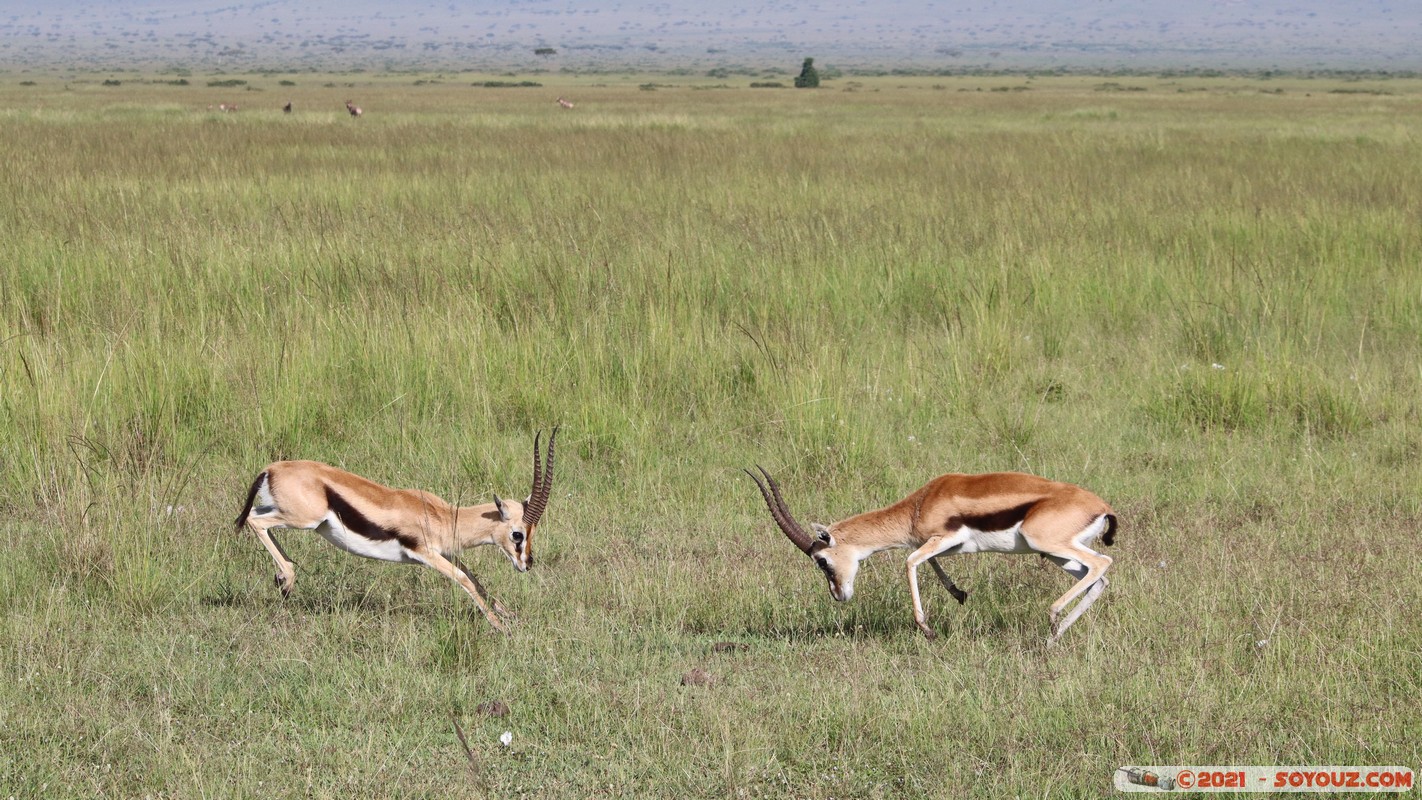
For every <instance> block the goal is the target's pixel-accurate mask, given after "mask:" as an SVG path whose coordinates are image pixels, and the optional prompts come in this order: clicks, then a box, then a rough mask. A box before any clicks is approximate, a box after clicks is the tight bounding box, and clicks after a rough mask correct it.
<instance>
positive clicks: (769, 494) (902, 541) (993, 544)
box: [746, 468, 1116, 642]
mask: <svg viewBox="0 0 1422 800" xmlns="http://www.w3.org/2000/svg"><path fill="white" fill-rule="evenodd" d="M760 471H761V474H763V475H765V481H766V483H768V484H770V486H769V488H768V489H767V488H766V483H762V482H761V480H760V478H759V477H757V476H756V475H755V473H752V472H750V471H749V470H747V471H746V472H747V474H749V475H750V476H751V479H752V480H754V481H755V483H756V486H758V487H760V493H761V495H762V496H763V497H764V498H765V504H766V505H767V506H768V507H769V508H770V516H771V517H772V518H773V519H774V520H775V522H776V524H777V525H779V526H780V530H781V531H783V532H784V533H785V535H786V536H787V537H789V539H790V541H792V542H794V543H795V546H796V547H799V548H800V550H801V551H803V552H804V553H805V555H807V556H809V557H810V558H811V559H813V560H814V562H815V565H816V566H818V567H819V569H820V570H821V571H822V572H823V573H824V575H825V578H826V579H828V580H829V590H830V596H831V597H833V598H834V599H836V600H848V599H849V598H850V597H851V596H852V595H853V594H854V576H855V574H856V573H857V572H858V571H859V562H860V561H863V560H864V559H866V558H868V557H869V556H871V555H873V554H874V553H877V552H879V551H880V550H887V549H889V548H895V547H902V548H910V549H912V550H913V552H912V553H910V554H909V557H908V584H909V593H910V594H911V595H912V596H913V619H914V622H916V623H918V627H919V630H921V631H923V635H925V636H927V637H928V638H930V639H932V638H934V636H936V635H937V634H936V633H935V632H934V630H933V629H932V628H930V627H928V622H927V619H926V617H925V615H924V612H923V603H922V602H921V601H920V600H919V596H918V566H919V565H920V564H922V563H923V562H925V561H927V562H929V564H931V565H932V566H933V569H934V571H935V572H937V573H938V577H939V579H940V580H941V581H943V585H944V586H946V587H947V588H948V591H949V592H951V593H952V594H953V597H954V598H956V599H957V600H958V602H959V603H961V602H963V600H964V599H965V598H966V597H967V595H966V593H964V592H962V591H961V590H959V589H958V587H956V586H954V585H953V582H952V581H951V580H949V578H948V576H947V574H946V573H944V572H943V569H942V568H941V567H939V566H938V562H937V561H936V560H935V559H937V558H938V556H941V555H950V554H955V553H1037V554H1039V555H1041V556H1043V557H1044V558H1046V559H1048V560H1050V561H1051V562H1053V563H1054V564H1056V565H1057V566H1059V567H1061V568H1062V569H1064V570H1066V571H1067V572H1069V573H1071V575H1072V577H1074V578H1076V579H1077V581H1076V585H1074V586H1072V587H1071V589H1070V590H1068V591H1067V593H1066V594H1064V595H1062V596H1061V597H1059V598H1057V601H1056V602H1055V603H1052V608H1051V623H1052V635H1051V638H1050V639H1049V640H1048V641H1049V642H1055V641H1056V640H1057V638H1058V637H1060V636H1061V635H1062V634H1063V633H1065V632H1066V629H1067V628H1069V627H1071V624H1072V623H1073V622H1076V620H1077V618H1078V617H1080V616H1081V615H1082V613H1083V612H1085V611H1086V609H1088V608H1090V607H1091V604H1092V603H1094V602H1096V598H1097V597H1099V596H1100V594H1101V592H1102V590H1104V589H1105V588H1106V584H1107V581H1106V568H1107V567H1109V566H1111V558H1110V557H1109V556H1106V555H1102V554H1101V553H1098V552H1096V551H1095V550H1093V549H1091V543H1092V541H1093V540H1095V539H1096V538H1097V537H1098V536H1099V537H1100V538H1101V541H1102V542H1104V543H1105V544H1108V545H1109V544H1111V543H1112V541H1113V539H1114V538H1115V535H1116V514H1115V512H1114V511H1112V510H1111V506H1109V505H1107V504H1106V501H1104V500H1102V499H1101V498H1099V497H1097V496H1096V495H1094V494H1092V493H1091V492H1089V491H1087V490H1086V489H1083V488H1081V487H1080V486H1073V485H1072V484H1070V483H1058V482H1057V481H1049V480H1047V479H1046V478H1039V477H1037V476H1035V475H1026V474H1023V473H1020V472H994V473H990V474H986V475H961V474H951V475H942V476H939V477H937V478H934V479H933V480H931V481H929V482H928V483H927V484H926V485H924V486H923V487H922V488H920V489H919V490H918V491H916V492H914V493H913V494H911V495H909V496H908V497H905V498H904V499H902V500H900V501H898V502H897V503H894V504H893V505H890V506H887V507H885V508H881V509H879V510H877V511H868V512H865V513H863V514H858V515H856V516H853V517H850V518H848V519H845V520H841V521H839V522H836V523H834V524H833V525H830V526H828V527H826V526H824V525H819V524H812V525H811V527H812V528H813V530H814V532H815V535H814V536H813V537H812V536H810V534H808V533H806V532H805V529H804V528H802V527H800V523H798V522H796V521H795V518H794V517H793V516H792V515H791V514H790V511H789V509H787V508H786V507H785V500H784V498H782V497H781V496H780V487H779V486H778V485H777V484H776V483H775V480H774V479H773V478H771V477H770V473H768V472H766V471H765V469H764V468H760ZM1083 592H1085V593H1086V594H1085V596H1084V597H1081V601H1080V602H1078V603H1077V604H1076V606H1075V607H1074V608H1073V609H1072V611H1071V613H1070V614H1068V615H1067V616H1066V617H1065V618H1062V617H1061V613H1062V611H1063V609H1065V608H1066V606H1067V604H1068V603H1070V602H1071V601H1072V600H1074V599H1076V598H1077V597H1080V596H1081V595H1082V593H1083Z"/></svg>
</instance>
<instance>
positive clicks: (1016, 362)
mask: <svg viewBox="0 0 1422 800" xmlns="http://www.w3.org/2000/svg"><path fill="white" fill-rule="evenodd" d="M161 77H162V79H164V80H166V79H169V78H170V76H161ZM248 77H249V83H248V84H247V86H248V87H250V88H245V89H243V88H238V89H220V88H212V87H208V86H206V85H205V84H206V79H205V78H202V77H194V78H193V79H192V80H191V81H190V85H188V86H174V85H166V84H162V83H157V82H156V81H157V80H158V78H156V77H155V78H154V81H155V82H151V83H150V82H144V81H142V80H138V79H134V78H132V77H131V76H129V77H125V78H124V79H123V80H122V81H121V85H118V86H103V85H101V83H100V80H99V78H94V79H92V80H84V81H81V80H76V79H72V78H71V79H70V80H68V81H65V80H63V79H61V78H59V77H46V76H42V75H41V76H38V77H35V76H28V75H19V74H8V75H5V76H3V78H4V79H3V80H0V164H3V165H4V168H3V169H0V198H3V202H0V265H2V267H3V268H2V269H0V458H3V462H0V511H3V517H0V519H3V522H0V542H3V548H4V554H5V557H4V558H3V559H0V610H3V618H4V625H3V626H0V631H3V632H0V678H3V680H0V795H3V796H5V797H9V796H15V797H140V796H154V797H182V798H186V797H235V796H243V797H246V796H273V797H298V796H311V797H481V796H489V797H509V796H527V797H559V798H561V797H568V798H580V797H633V796H636V797H658V796H665V797H707V798H721V797H776V798H778V797H790V796H793V797H817V798H818V797H825V798H828V797H904V798H909V797H953V798H958V797H985V796H995V797H1011V796H1036V797H1096V796H1100V795H1103V794H1106V793H1108V792H1110V791H1111V788H1110V787H1111V776H1112V772H1113V770H1114V769H1115V768H1116V767H1118V766H1121V765H1125V764H1132V763H1144V764H1190V763H1196V764H1322V765H1332V764H1338V765H1401V766H1410V767H1414V768H1415V767H1418V766H1422V758H1419V744H1418V742H1419V741H1422V619H1419V613H1418V612H1419V608H1422V579H1419V571H1418V565H1419V564H1422V539H1419V527H1422V427H1419V425H1422V155H1420V154H1422V140H1420V139H1419V136H1418V131H1419V130H1422V82H1418V81H1407V80H1400V79H1395V80H1365V81H1356V82H1346V83H1345V82H1342V81H1330V80H1321V79H1320V80H1306V79H1302V78H1292V79H1283V78H1275V79H1273V80H1258V79H1255V80H1251V79H1243V78H1238V79H1210V80H1204V79H1186V78H1180V79H1164V78H1129V79H1128V78H1113V79H1095V78H1057V79H1036V80H1027V79H1024V78H1006V77H1004V78H967V77H964V78H936V79H926V78H914V79H910V78H879V79H863V80H857V81H856V80H848V79H841V80H836V81H830V82H828V83H827V88H823V89H820V90H817V91H794V90H763V89H748V88H740V87H734V88H731V87H720V86H715V85H713V84H715V83H717V82H715V81H710V80H703V81H699V83H702V84H704V85H703V86H698V85H697V84H698V81H696V80H693V79H686V78H666V77H660V78H651V79H648V78H641V77H625V78H616V77H606V76H604V77H600V78H597V79H596V80H594V79H588V78H576V77H564V78H548V77H546V76H545V77H543V78H540V80H541V81H542V82H544V83H545V84H547V85H546V86H544V87H542V88H525V89H485V88H475V87H471V86H470V85H469V84H470V83H471V80H470V79H468V78H463V77H461V78H460V79H458V80H456V79H445V80H444V81H443V82H439V83H421V84H419V85H416V84H415V81H414V79H413V78H411V77H409V76H372V75H341V76H331V77H329V78H328V77H326V76H319V77H318V76H308V75H301V76H290V77H291V78H293V80H294V84H295V85H293V86H281V85H280V84H279V83H278V80H277V77H278V76H248ZM26 84H31V85H26ZM644 84H656V85H655V86H648V85H644ZM560 94H561V95H565V96H568V97H569V98H571V99H572V100H574V101H575V102H576V103H577V108H576V109H574V110H572V111H564V110H562V109H560V108H559V107H558V106H557V105H556V104H555V103H554V100H555V98H556V97H557V96H558V95H560ZM347 98H353V99H355V101H356V102H357V103H359V104H361V105H362V106H363V107H364V108H365V111H366V113H365V116H364V117H363V118H361V119H359V120H354V119H351V118H349V117H348V116H347V115H346V114H345V112H344V109H343V107H342V103H343V102H344V101H345V100H346V99H347ZM287 99H291V100H293V101H294V103H295V107H296V110H295V112H294V113H292V114H290V115H284V114H282V113H281V112H280V110H279V107H280V105H281V104H282V103H283V102H285V101H286V100H287ZM219 102H237V103H239V104H240V106H241V110H240V111H238V112H237V113H233V114H221V113H217V112H210V111H208V110H207V107H208V105H209V104H216V103H219ZM555 423H559V424H561V425H562V426H563V431H562V434H561V435H560V439H559V450H558V457H557V478H556V485H555V491H554V496H553V500H552V502H551V504H550V506H549V509H548V513H547V515H546V516H545V517H544V521H543V524H542V525H541V526H540V528H539V532H538V539H537V542H536V552H537V555H538V563H537V566H536V567H535V568H534V569H533V570H532V571H531V572H529V573H527V574H523V575H520V574H516V573H515V572H514V571H513V570H512V569H511V568H510V567H509V565H508V562H507V560H506V559H505V558H504V557H503V556H502V555H500V554H499V553H496V552H493V551H492V549H490V548H484V549H481V550H475V551H471V552H469V553H468V554H467V559H466V560H467V562H468V563H469V565H470V566H471V568H472V569H473V570H474V572H475V573H476V574H477V575H479V576H480V578H481V579H482V580H483V582H484V584H485V585H486V586H488V587H489V589H490V591H491V592H492V593H493V594H495V595H497V596H498V597H499V598H500V599H501V600H502V602H503V603H504V604H505V605H506V606H508V607H509V608H510V609H512V610H514V611H515V612H516V613H517V614H518V620H517V623H516V624H515V626H514V627H513V631H512V633H511V635H510V636H508V637H507V638H505V637H502V636H500V635H498V634H496V633H494V632H493V631H492V629H491V628H490V627H489V625H488V624H487V623H486V622H485V621H484V619H483V618H482V617H481V616H480V615H479V614H478V613H477V612H476V611H475V610H474V607H473V605H472V604H471V603H470V602H469V600H468V598H467V597H465V596H464V595H463V594H462V593H461V592H460V591H459V590H458V589H457V588H456V587H455V586H453V585H452V584H451V583H449V582H448V581H446V580H445V579H444V578H442V577H440V576H439V575H438V574H436V573H434V572H433V571H430V570H426V569H421V568H414V567H397V566H391V565H388V564H381V563H377V562H373V561H365V560H360V559H356V558H352V557H351V556H348V555H345V554H343V553H340V552H338V551H336V550H335V549H333V548H331V547H330V546H328V545H327V544H325V543H324V542H321V541H320V540H319V537H316V536H314V535H311V534H297V533H288V534H287V535H286V536H285V537H283V538H282V541H283V544H284V546H285V547H286V549H287V551H288V553H289V554H290V555H291V557H292V559H293V560H295V561H296V563H297V570H298V575H299V578H300V580H299V582H298V584H297V586H296V589H295V592H294V593H293V595H292V596H291V598H290V599H288V600H285V601H283V599H282V597H281V595H280V593H278V592H277V591H276V589H275V588H274V587H273V586H272V574H273V572H274V568H273V565H272V563H271V560H270V558H269V557H268V556H267V554H266V553H265V552H264V551H263V549H262V548H261V547H260V546H259V545H258V544H257V542H256V541H254V540H253V539H252V538H251V536H250V535H247V534H238V533H234V532H233V530H232V519H233V517H234V516H235V515H236V513H237V511H238V509H239V507H240V505H241V503H242V501H243V500H244V499H245V492H246V489H247V486H248V483H249V482H250V481H251V479H252V477H253V476H254V475H255V474H256V473H257V471H258V470H260V469H261V467H262V466H263V465H264V464H266V463H268V462H269V461H271V460H274V459H280V458H314V459H320V460H324V461H328V462H331V463H334V464H336V465H338V466H341V467H344V468H347V469H351V470H354V471H356V472H359V473H361V474H364V475H367V476H370V477H372V478H374V479H376V480H379V481H381V482H384V483H386V484H389V485H394V486H408V487H420V488H425V489H429V490H432V491H434V492H436V493H438V494H440V495H442V496H444V497H446V498H449V499H451V500H455V501H458V502H464V503H475V502H484V501H487V500H488V499H489V498H490V496H491V493H492V492H494V491H497V492H499V493H500V494H503V495H505V496H518V497H522V495H523V494H524V493H525V492H526V491H527V487H528V485H529V479H530V451H531V446H532V439H533V436H534V432H535V431H536V430H538V429H540V428H541V429H545V430H546V429H547V428H548V427H550V426H552V425H553V424H555ZM756 463H759V464H762V465H764V466H765V467H767V468H768V469H769V470H771V471H772V472H773V473H774V474H775V475H776V476H777V477H778V478H779V479H780V482H781V483H782V485H783V486H784V488H785V491H786V493H787V500H788V502H789V504H790V506H791V508H792V509H793V510H794V511H795V513H796V515H797V516H798V517H799V518H800V519H801V521H803V522H808V521H811V520H814V521H820V522H826V523H828V522H830V521H833V520H834V519H838V518H841V517H844V516H847V515H849V514H851V513H854V512H857V511H862V510H866V509H868V508H871V507H876V506H879V505H883V504H886V503H889V502H891V501H893V500H896V499H897V498H899V497H900V496H902V495H904V494H906V493H908V492H909V491H911V490H913V489H915V488H917V487H918V486H919V485H921V484H922V483H924V482H925V481H927V480H928V479H929V478H931V477H933V476H935V475H937V474H939V473H942V472H948V471H964V472H979V471H994V470H1025V471H1030V472H1035V473H1039V474H1042V475H1046V476H1049V477H1052V478H1057V479H1062V480H1068V481H1071V482H1075V483H1080V484H1083V485H1085V486H1088V487H1090V488H1091V489H1093V490H1094V491H1096V492H1097V493H1099V494H1100V495H1102V496H1103V497H1104V498H1106V499H1107V500H1108V501H1110V502H1111V503H1112V504H1113V505H1114V506H1115V507H1116V509H1117V511H1118V512H1119V514H1120V517H1121V530H1120V533H1119V535H1118V537H1117V541H1116V546H1115V547H1114V548H1111V549H1110V550H1109V551H1108V552H1109V554H1110V555H1111V556H1113V557H1114V558H1115V559H1116V561H1115V565H1114V567H1113V569H1112V572H1111V579H1112V583H1111V587H1110V588H1109V590H1107V592H1106V593H1105V595H1104V596H1103V597H1102V598H1101V600H1100V601H1099V602H1097V603H1096V605H1095V607H1094V608H1093V609H1092V610H1091V612H1090V613H1089V614H1087V615H1086V616H1085V617H1084V618H1083V619H1082V620H1081V621H1079V622H1077V623H1076V625H1075V626H1074V627H1073V628H1072V629H1071V630H1070V631H1069V632H1068V633H1067V635H1066V636H1065V637H1064V638H1063V640H1062V642H1061V643H1060V644H1059V645H1058V646H1057V647H1055V648H1053V649H1047V648H1046V647H1044V640H1045V637H1046V635H1047V606H1048V604H1049V603H1050V602H1051V601H1052V600H1053V599H1054V598H1056V597H1057V596H1058V595H1059V594H1060V593H1061V592H1063V591H1064V590H1065V589H1066V588H1067V586H1069V585H1070V581H1069V579H1068V578H1067V576H1065V575H1064V574H1063V573H1062V572H1061V571H1060V570H1058V569H1056V568H1055V567H1053V566H1052V565H1050V564H1047V563H1045V562H1042V561H1041V560H1040V559H1036V558H1028V557H1003V556H989V555H984V556H978V557H973V558H969V557H963V558H958V559H945V566H946V567H947V569H948V572H949V574H951V575H952V576H953V577H954V578H955V580H957V581H958V582H959V583H960V584H961V585H963V586H964V587H965V588H966V589H968V590H969V591H971V592H972V595H971V597H970V598H969V599H968V602H967V604H966V605H965V606H962V607H959V606H958V605H957V604H956V603H953V602H952V601H951V599H950V598H949V597H948V595H947V594H946V593H945V592H944V591H943V589H942V587H941V586H939V585H937V583H936V581H933V578H932V574H931V572H930V571H929V570H922V574H921V576H920V578H921V585H922V587H923V590H924V593H925V598H926V603H927V605H928V610H929V615H930V617H929V620H930V624H932V625H933V626H934V627H935V628H936V629H937V630H938V631H939V634H940V635H939V637H938V639H937V640H936V641H931V642H930V641H927V640H925V639H924V637H923V636H921V635H920V634H919V633H918V631H917V630H916V629H915V627H914V625H913V622H912V619H911V617H910V613H909V601H908V592H907V589H906V587H905V585H904V577H903V569H902V556H903V555H904V554H903V553H902V552H898V553H887V554H881V555H879V556H876V557H874V558H873V559H871V560H870V561H868V562H867V563H866V564H865V565H864V568H863V570H862V571H861V573H860V578H859V582H858V591H857V594H856V596H855V598H854V600H853V601H852V602H850V603H848V604H837V603H834V602H833V601H832V600H831V599H830V598H829V596H828V593H827V592H826V590H825V585H824V581H823V579H822V578H820V577H819V576H818V574H817V572H816V570H815V569H814V568H813V566H812V565H811V564H810V563H809V562H808V561H807V560H806V559H804V558H803V557H802V556H800V554H799V553H797V552H795V550H794V548H793V547H791V546H790V544H789V543H788V542H786V541H785V539H784V538H783V537H782V536H781V535H780V533H779V532H778V531H777V530H776V529H775V527H774V525H773V523H772V522H771V520H770V518H769V515H768V514H767V513H766V510H765V507H764V505H763V504H762V503H761V499H760V497H759V495H758V494H757V492H756V490H755V487H754V486H753V485H752V484H751V482H750V481H749V479H748V478H747V477H746V476H745V475H744V474H743V473H742V472H741V470H742V468H744V467H748V466H750V465H753V464H756ZM723 643H731V644H734V645H738V647H725V646H723V647H720V648H718V647H717V645H718V644H723ZM697 668H699V669H702V670H704V671H706V672H707V673H709V674H710V676H711V678H712V682H711V683H710V685H701V686H697V685H689V686H686V685H682V682H681V678H682V676H683V675H684V674H685V673H687V672H688V671H690V670H693V669H697ZM492 701H500V702H502V703H504V704H506V705H507V707H508V709H509V713H508V714H507V716H503V717H493V716H490V715H488V714H486V713H483V712H481V711H480V710H479V706H480V705H481V704H484V703H489V702H492ZM456 721H457V722H458V723H459V725H460V726H461V727H462V729H463V731H464V733H465V734H466V736H467V739H468V743H469V751H468V752H466V750H465V748H464V747H463V746H462V745H461V744H460V742H459V739H458V737H457V736H456V732H455V727H454V725H455V722H456ZM505 731H508V732H510V733H511V734H512V740H511V743H510V744H509V745H507V746H505V745H503V744H500V742H499V737H500V735H501V734H502V733H504V732H505Z"/></svg>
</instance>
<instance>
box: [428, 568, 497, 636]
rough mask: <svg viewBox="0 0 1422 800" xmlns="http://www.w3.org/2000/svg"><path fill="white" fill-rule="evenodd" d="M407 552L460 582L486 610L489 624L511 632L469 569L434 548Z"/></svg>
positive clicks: (495, 628) (485, 614)
mask: <svg viewBox="0 0 1422 800" xmlns="http://www.w3.org/2000/svg"><path fill="white" fill-rule="evenodd" d="M407 552H410V553H412V554H413V555H415V556H416V557H417V558H419V560H420V561H423V562H424V563H425V564H428V565H429V566H430V567H431V568H433V569H436V570H438V571H439V572H440V573H441V574H442V575H444V576H445V577H446V578H449V579H450V580H452V581H454V582H455V583H457V584H459V587H460V588H461V589H463V590H464V591H465V592H466V593H468V595H469V596H470V597H472V598H474V604H475V605H477V606H479V610H480V611H482V612H484V618H485V619H487V620H489V624H490V625H493V626H494V630H496V631H498V632H499V633H508V632H509V630H508V628H507V627H506V626H505V625H504V621H503V620H501V619H499V615H498V614H497V613H495V612H494V610H493V609H492V608H490V607H489V604H488V603H487V602H485V601H484V594H483V592H481V591H480V589H479V587H478V586H477V585H476V584H475V582H474V581H473V580H472V579H471V576H470V575H469V574H468V573H467V571H465V570H461V569H460V568H459V567H456V566H455V565H454V564H452V563H450V560H449V559H447V558H445V557H444V556H442V555H440V554H439V553H436V552H435V551H434V550H432V549H428V548H418V549H414V550H409V551H407Z"/></svg>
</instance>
